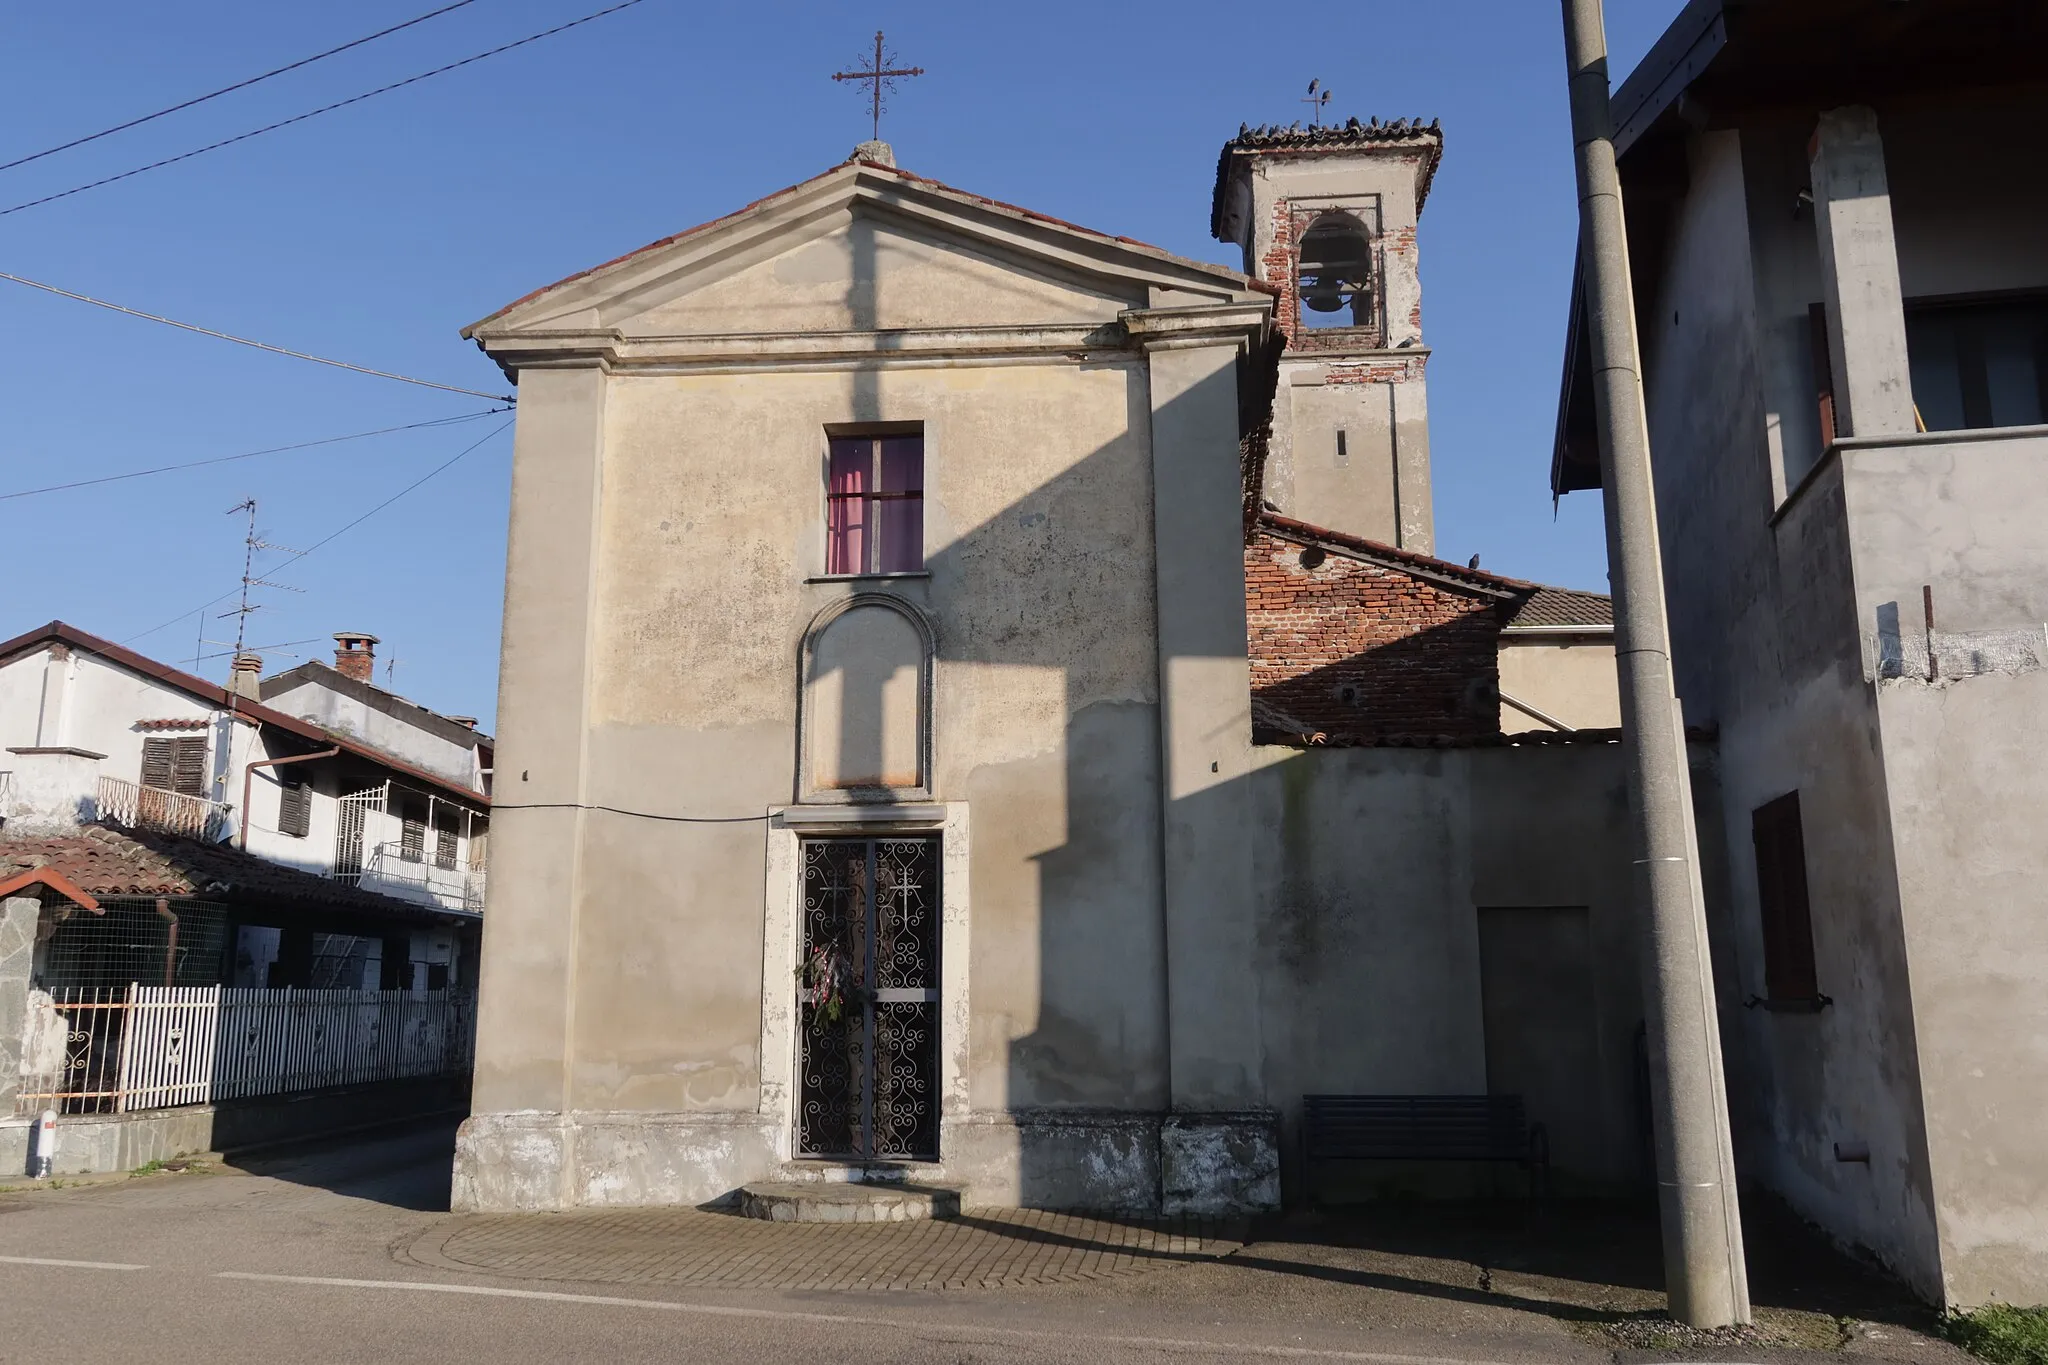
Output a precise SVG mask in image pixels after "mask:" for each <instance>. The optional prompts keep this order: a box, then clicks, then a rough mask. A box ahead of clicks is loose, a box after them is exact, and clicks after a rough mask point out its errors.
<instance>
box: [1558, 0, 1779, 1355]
mask: <svg viewBox="0 0 2048 1365" xmlns="http://www.w3.org/2000/svg"><path fill="white" fill-rule="evenodd" d="M1563 4H1564V31H1565V63H1566V68H1567V70H1568V72H1569V74H1570V77H1571V109H1572V143H1573V150H1574V155H1575V159H1576V161H1577V163H1578V176H1579V243H1580V246H1579V252H1580V259H1581V261H1582V262H1583V265H1584V271H1585V275H1584V279H1585V291H1586V315H1585V321H1586V325H1587V329H1588V331H1589V332H1590V334H1591V341H1592V352H1593V395H1594V403H1595V409H1596V413H1597V417H1598V422H1599V428H1600V466H1601V468H1600V475H1601V480H1600V481H1601V487H1602V488H1603V489H1604V490H1605V491H1604V495H1603V496H1604V499H1605V503H1606V512H1607V566H1608V576H1609V579H1610V581H1611V584H1612V586H1613V589H1614V619H1615V650H1614V653H1615V664H1616V670H1617V672H1618V673H1619V674H1620V681H1621V716H1622V754H1623V757H1624V760H1625V763H1626V767H1627V769H1628V805H1629V819H1630V822H1631V824H1632V825H1633V830H1632V833H1633V835H1634V839H1633V841H1632V842H1633V844H1634V847H1635V850H1636V861H1635V873H1636V875H1635V899H1636V903H1637V904H1638V905H1640V906H1642V907H1643V908H1645V909H1646V910H1647V911H1648V912H1649V913H1648V926H1647V927H1648V930H1649V933H1648V962H1647V967H1648V970H1647V972H1646V979H1645V981H1644V987H1645V990H1644V994H1645V997H1646V1000H1647V1004H1648V1016H1649V1017H1648V1031H1649V1045H1650V1096H1651V1110H1652V1113H1653V1115H1654V1118H1655V1123H1656V1131H1657V1202H1658V1208H1659V1212H1660V1214H1661V1216H1662V1219H1663V1227H1664V1288H1665V1293H1666V1294H1667V1295H1668V1296H1669V1300H1670V1310H1671V1316H1672V1317H1673V1318H1675V1319H1677V1320H1678V1321H1679V1322H1683V1323H1686V1324H1688V1325H1690V1326H1693V1327H1725V1326H1727V1325H1729V1324H1731V1323H1746V1322H1748V1321H1749V1277H1748V1273H1747V1271H1746V1270H1745V1268H1744V1266H1743V1258H1742V1216H1741V1211H1740V1209H1739V1208H1738V1207H1737V1204H1736V1194H1735V1162H1734V1156H1733V1152H1732V1144H1731V1142H1730V1139H1729V1135H1728V1095H1727V1090H1726V1088H1725V1083H1724V1081H1723V1079H1722V1075H1721V1041H1720V1030H1719V1028H1718V1026H1717V1024H1716V1021H1715V1014H1714V980H1713V975H1712V971H1711V966H1710V962H1709V959H1708V955H1707V921H1706V913H1705V906H1704V904H1703V902H1704V900H1705V897H1704V895H1703V894H1702V892H1701V889H1700V874H1699V863H1698V854H1697V851H1696V840H1695V839H1694V836H1693V825H1692V780H1691V777H1690V775H1689V773H1688V771H1687V767H1686V753H1685V725H1684V720H1683V715H1682V713H1681V711H1680V709H1679V705H1678V697H1677V693H1676V691H1675V689H1674V686H1673V683H1672V676H1671V642H1670V631H1669V625H1668V623H1667V621H1666V620H1665V613H1664V566H1663V563H1662V560H1661V558H1660V555H1659V550H1658V544H1657V501H1656V491H1655V488H1654V486H1653V484H1652V482H1651V477H1650V433H1649V426H1648V423H1647V421H1646V419H1645V417H1644V415H1643V381H1642V363H1641V359H1640V356H1639V354H1638V352H1637V347H1636V315H1635V298H1634V289H1633V286H1632V285H1631V283H1630V280H1629V267H1628V238H1627V234H1626V231H1625V229H1624V226H1623V220H1622V207H1621V179H1620V176H1619V174H1618V172H1617V171H1616V169H1615V164H1614V137H1613V124H1612V115H1611V114H1610V113H1609V110H1608V104H1607V99H1608V87H1607V35H1606V26H1605V24H1604V22H1603V20H1602V17H1601V13H1600V0H1563Z"/></svg>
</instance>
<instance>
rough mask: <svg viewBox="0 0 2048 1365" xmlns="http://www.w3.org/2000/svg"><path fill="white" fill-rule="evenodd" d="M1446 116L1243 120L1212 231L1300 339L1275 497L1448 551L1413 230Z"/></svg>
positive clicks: (1283, 398) (1272, 461) (1285, 507)
mask: <svg viewBox="0 0 2048 1365" xmlns="http://www.w3.org/2000/svg"><path fill="white" fill-rule="evenodd" d="M1442 153H1443V133H1442V131H1441V130H1440V129H1439V128H1438V126H1437V125H1436V124H1435V123H1429V124H1424V123H1422V122H1421V121H1420V120H1406V119H1400V120H1396V121H1394V122H1392V123H1380V122H1378V121H1377V120H1375V121H1374V122H1372V123H1361V122H1359V121H1358V120H1357V119H1355V118H1354V119H1352V120H1351V121H1350V122H1348V123H1344V124H1340V125H1332V126H1330V127H1326V128H1325V127H1311V128H1304V127H1301V126H1299V125H1296V126H1293V127H1288V128H1248V127H1247V128H1240V129H1239V130H1238V134H1237V136H1236V137H1234V138H1232V139H1231V140H1230V141H1229V142H1227V143H1225V144H1224V147H1223V156H1222V159H1221V161H1220V162H1219V163H1218V165H1217V168H1216V198H1215V207H1214V210H1213V212H1212V214H1211V217H1210V231H1211V232H1213V233H1214V234H1215V236H1216V238H1217V240H1218V241H1224V242H1235V243H1237V245H1238V246H1239V247H1240V248H1241V249H1242V250H1243V251H1244V269H1245V273H1246V274H1248V275H1251V276H1252V277H1253V278H1254V279H1257V280H1259V281H1260V282H1261V283H1263V284H1266V285H1269V286H1271V287H1272V288H1273V289H1274V291H1275V292H1276V293H1277V294H1278V295H1279V302H1278V304H1277V305H1276V306H1275V308H1274V317H1275V320H1276V321H1277V322H1278V324H1279V326H1280V327H1281V329H1282V330H1283V331H1284V332H1285V333H1286V336H1287V349H1286V351H1285V353H1284V354H1283V355H1282V357H1281V360H1280V387H1279V392H1278V394H1277V396H1276V397H1275V399H1274V410H1273V443H1272V449H1271V451H1270V453H1269V455H1268V457H1267V465H1266V500H1267V501H1268V502H1271V503H1273V504H1275V505H1276V506H1277V507H1279V509H1280V511H1281V512H1282V513H1283V514H1285V515H1287V516H1290V517H1294V518H1296V519H1298V520H1301V521H1306V522H1311V523H1314V524H1315V525H1317V526H1322V527H1325V528H1327V529H1329V530H1333V531H1343V532H1346V533H1348V534H1351V535H1355V536H1364V537H1366V538H1368V539H1371V540H1377V541H1381V542H1384V543H1386V544H1389V545H1396V546H1399V547H1401V548H1402V549H1406V550H1414V551H1416V552H1418V553H1421V554H1433V553H1434V552H1435V544H1436V533H1435V527H1434V520H1433V517H1432V515H1431V511H1430V489H1429V404H1428V400H1427V397H1426V394H1425V387H1424V385H1425V376H1424V371H1425V369H1426V368H1427V364H1428V360H1429V348H1428V347H1426V346H1424V345H1423V342H1422V285H1421V279H1420V277H1419V276H1418V274H1417V273H1416V260H1415V226H1416V222H1417V220H1418V219H1419V218H1420V216H1421V213H1422V204H1423V200H1424V199H1426V198H1427V197H1428V195H1429V183H1430V179H1431V177H1433V176H1434V175H1435V174H1436V167H1437V161H1438V159H1439V157H1440V156H1441V155H1442Z"/></svg>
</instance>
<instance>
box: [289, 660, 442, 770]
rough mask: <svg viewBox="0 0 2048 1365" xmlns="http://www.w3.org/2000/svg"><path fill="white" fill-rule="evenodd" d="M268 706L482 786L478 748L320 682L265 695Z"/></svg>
mask: <svg viewBox="0 0 2048 1365" xmlns="http://www.w3.org/2000/svg"><path fill="white" fill-rule="evenodd" d="M392 701H393V703H394V704H395V706H396V707H398V708H407V707H410V706H411V705H412V703H410V702H407V701H405V700H404V699H403V698H399V697H394V698H392ZM263 704H264V705H265V706H268V707H271V708H272V709H274V710H278V711H282V712H284V713H285V714H286V715H288V716H297V717H299V718H300V719H302V720H309V721H312V722H313V723H314V724H315V725H318V726H319V727H320V728H321V729H323V730H332V731H334V732H336V733H337V734H343V735H348V736H350V737H351V738H354V739H358V740H361V741H362V742H363V743H365V744H367V745H369V746H370V747H371V748H373V749H376V750H378V751H379V752H381V753H386V754H390V755H391V756H392V757H393V758H396V759H399V760H400V761H402V762H405V763H410V764H412V765H413V766H414V767H416V768H424V769H426V770H427V771H428V772H430V773H433V774H435V775H436V776H438V777H445V778H447V779H448V780H449V781H450V782H456V783H460V784H461V785H463V786H465V787H480V786H481V784H482V781H483V776H482V774H481V773H480V772H479V771H478V767H477V755H476V747H475V746H474V745H473V744H458V743H455V742H453V741H451V740H447V739H443V738H442V737H441V736H439V735H436V734H433V733H431V732H429V731H427V730H425V729H423V728H422V727H420V726H417V725H412V724H408V723H407V722H406V721H405V720H404V719H403V718H402V716H398V715H392V714H390V713H388V712H386V711H384V710H382V709H379V708H378V707H374V706H370V705H367V704H366V703H364V702H362V701H359V700H357V699H356V698H354V697H351V696H347V695H344V694H343V693H341V692H339V691H336V690H334V689H332V688H328V687H322V686H321V685H320V684H319V683H317V682H310V681H309V682H303V683H300V684H299V685H298V686H296V687H293V688H290V689H289V690H286V691H283V692H276V693H272V694H270V695H268V696H266V697H265V699H264V703H263Z"/></svg>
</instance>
